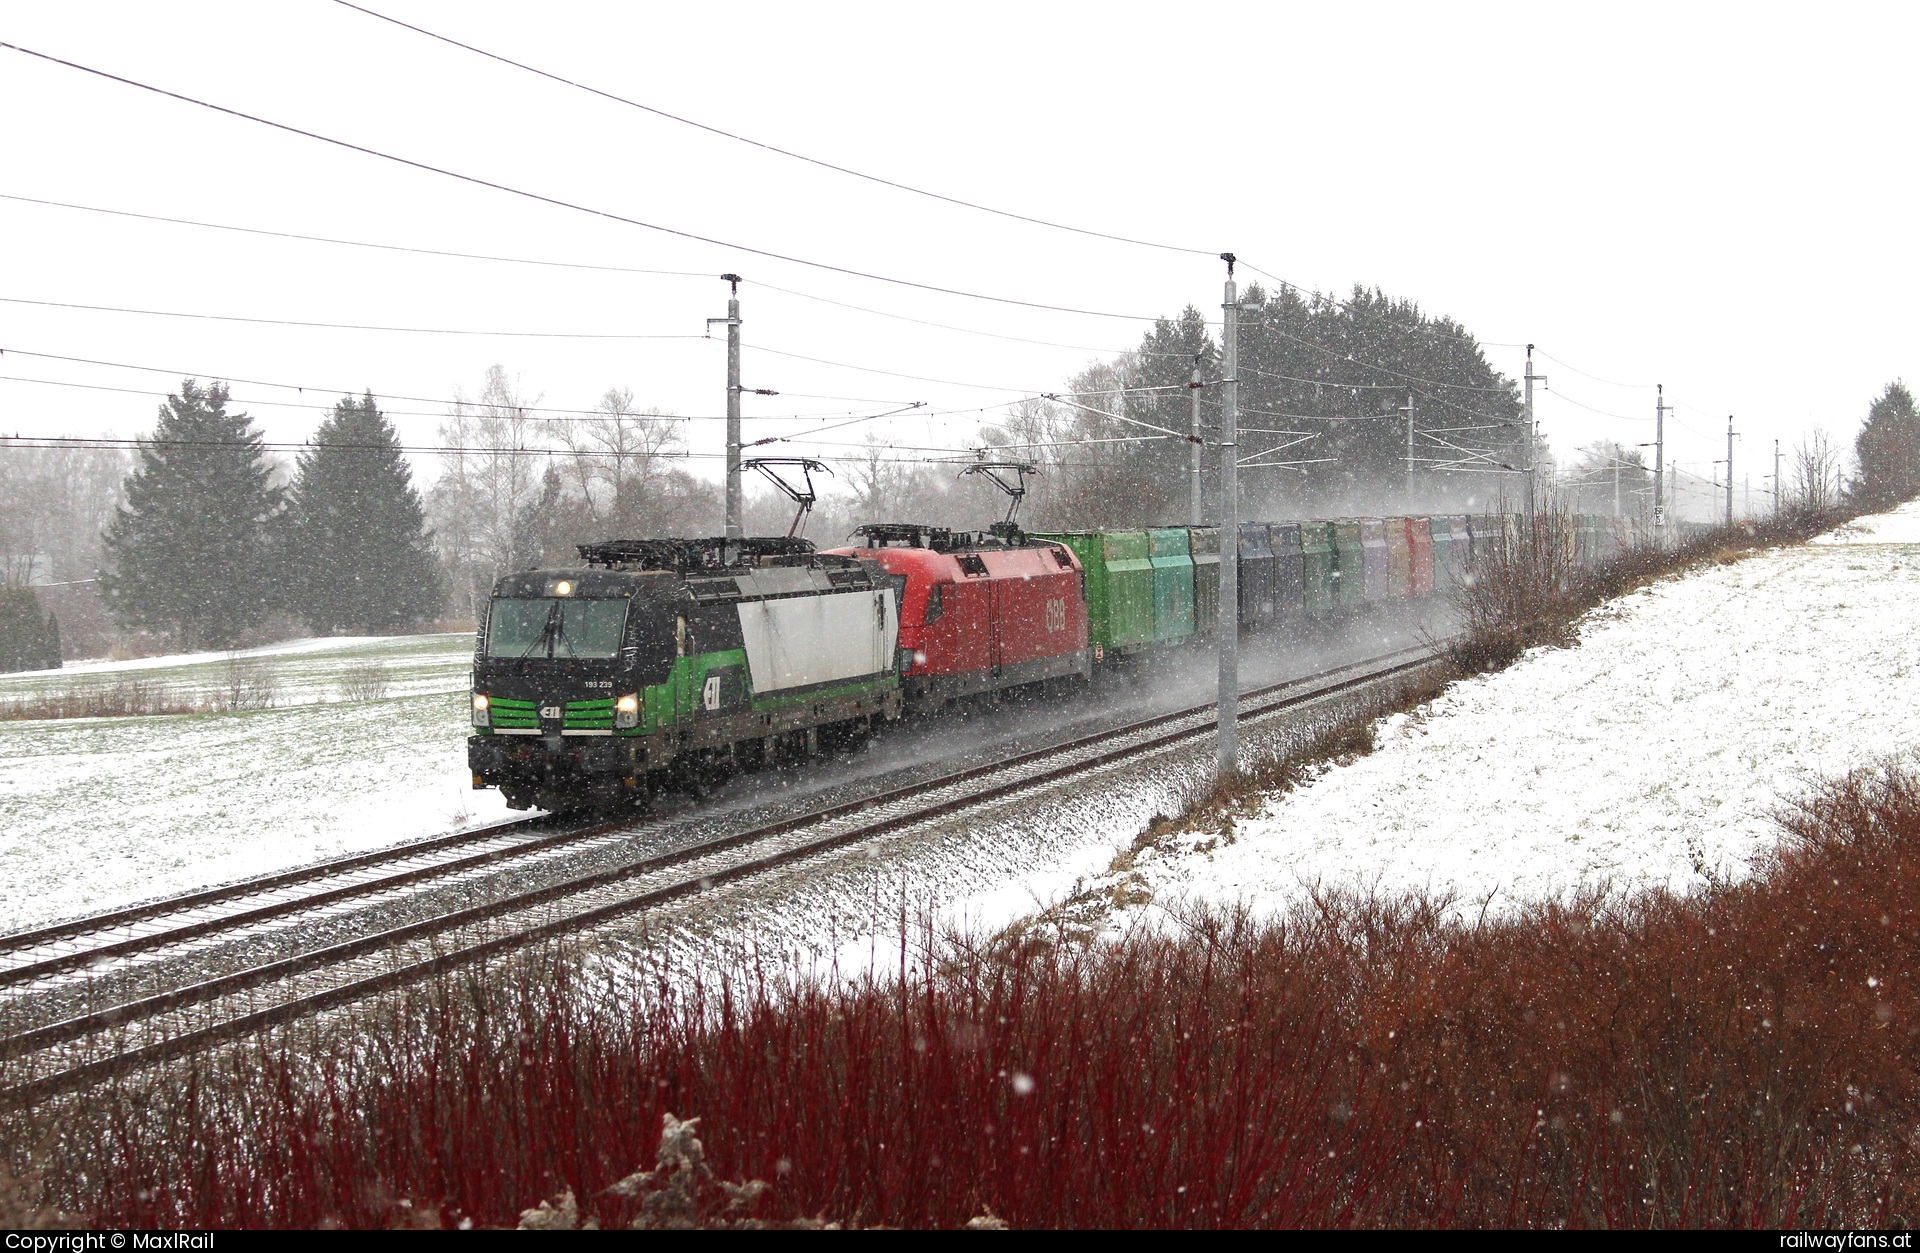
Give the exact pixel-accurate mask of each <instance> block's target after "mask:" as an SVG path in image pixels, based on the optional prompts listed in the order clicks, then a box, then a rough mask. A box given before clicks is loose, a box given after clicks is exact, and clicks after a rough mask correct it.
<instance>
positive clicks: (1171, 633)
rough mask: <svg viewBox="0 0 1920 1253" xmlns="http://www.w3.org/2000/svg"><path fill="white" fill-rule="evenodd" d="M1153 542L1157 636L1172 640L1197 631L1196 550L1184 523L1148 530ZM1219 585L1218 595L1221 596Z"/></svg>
mask: <svg viewBox="0 0 1920 1253" xmlns="http://www.w3.org/2000/svg"><path fill="white" fill-rule="evenodd" d="M1147 539H1148V541H1149V543H1150V544H1151V545H1152V564H1153V638H1154V639H1155V640H1157V641H1159V642H1160V643H1163V644H1170V643H1174V642H1177V641H1179V640H1184V639H1187V638H1188V637H1190V636H1191V635H1192V634H1193V554H1192V551H1191V549H1190V548H1189V544H1190V541H1189V539H1188V537H1187V532H1186V528H1184V527H1161V528H1159V529H1156V530H1152V531H1148V532H1147ZM1218 594H1219V593H1218V590H1217V585H1216V591H1215V596H1216V598H1217V597H1218Z"/></svg>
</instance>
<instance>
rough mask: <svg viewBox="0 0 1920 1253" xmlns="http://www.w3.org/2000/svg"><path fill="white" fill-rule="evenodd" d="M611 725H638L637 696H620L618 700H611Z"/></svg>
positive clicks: (638, 701) (624, 726)
mask: <svg viewBox="0 0 1920 1253" xmlns="http://www.w3.org/2000/svg"><path fill="white" fill-rule="evenodd" d="M613 725H614V726H616V727H621V728H626V727H636V726H639V725H640V698H639V696H637V695H628V696H622V697H621V698H620V699H619V700H617V701H615V702H613Z"/></svg>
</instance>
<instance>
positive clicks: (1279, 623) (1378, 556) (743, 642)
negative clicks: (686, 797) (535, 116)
mask: <svg viewBox="0 0 1920 1253" xmlns="http://www.w3.org/2000/svg"><path fill="white" fill-rule="evenodd" d="M1518 521H1519V520H1518V519H1517V518H1514V517H1512V516H1510V515H1476V516H1471V517H1469V516H1467V515H1450V516H1434V517H1419V518H1361V519H1342V520H1336V521H1310V522H1284V523H1249V524H1246V525H1243V526H1241V527H1240V529H1239V535H1238V543H1237V545H1235V546H1234V547H1235V552H1234V553H1233V559H1235V560H1237V561H1238V562H1239V597H1238V603H1237V604H1236V605H1235V606H1233V607H1231V616H1232V618H1233V619H1234V620H1236V621H1237V623H1238V626H1239V628H1240V629H1241V630H1242V631H1246V632H1259V631H1264V630H1269V629H1272V628H1276V627H1281V628H1288V627H1301V626H1304V625H1306V624H1310V623H1331V622H1334V621H1335V620H1337V619H1339V618H1342V617H1345V616H1348V615H1351V614H1353V613H1356V612H1359V611H1361V610H1363V609H1366V608H1369V607H1372V606H1378V605H1386V604H1392V603H1395V602H1407V601H1418V600H1423V599H1426V598H1429V597H1432V596H1435V595H1444V594H1445V593H1446V591H1447V589H1448V588H1449V587H1450V586H1451V585H1452V584H1453V583H1454V582H1455V581H1456V580H1457V579H1459V578H1460V577H1461V576H1462V575H1463V574H1464V572H1465V571H1466V570H1467V569H1468V567H1469V566H1470V565H1471V564H1472V563H1473V562H1474V561H1475V560H1476V559H1484V555H1485V554H1488V553H1490V552H1492V551H1493V550H1494V549H1496V548H1498V547H1499V546H1501V545H1504V544H1507V543H1509V542H1511V540H1512V539H1513V538H1514V537H1515V536H1516V535H1517V534H1518V532H1517V526H1518ZM856 536H857V537H858V540H859V542H858V543H857V544H855V545H852V546H849V547H844V548H837V549H833V550H830V551H827V552H820V551H816V550H815V548H814V546H813V545H812V544H811V543H810V542H808V541H806V540H800V539H785V538H779V539H700V540H623V541H611V542H607V543H601V544H585V545H581V547H580V549H579V552H580V556H581V558H582V561H583V563H584V564H583V565H582V566H580V567H578V568H572V569H556V570H529V571H526V572H524V573H519V574H510V575H507V576H506V577H504V578H502V579H501V580H500V581H499V583H498V584H497V585H496V586H495V587H494V591H493V597H492V599H491V600H490V602H489V604H488V608H487V613H486V616H485V618H484V620H483V621H482V622H481V624H480V629H479V632H478V635H477V639H476V647H475V653H474V668H473V730H474V734H473V736H472V738H471V739H469V741H468V749H467V755H468V760H469V763H470V765H471V766H472V771H473V785H474V786H475V787H476V788H481V787H497V788H499V789H500V790H501V792H502V794H503V795H504V796H505V798H506V801H507V803H508V804H509V805H510V806H512V807H514V808H517V809H524V808H528V807H532V806H538V807H540V808H543V809H549V810H564V809H575V808H583V807H594V806H603V805H609V804H615V803H618V802H621V801H623V800H638V799H643V798H644V797H646V796H647V795H648V794H649V793H650V792H651V791H652V790H653V788H654V787H655V786H656V785H658V784H659V783H660V782H662V781H663V780H675V781H681V782H691V783H694V784H699V783H703V782H710V781H713V780H715V779H718V778H720V777H723V776H724V775H726V774H727V773H729V772H731V771H732V770H734V769H736V768H740V767H751V766H758V765H763V764H770V763H776V762H781V761H794V760H803V759H805V758H807V757H809V756H812V755H813V754H814V753H816V752H818V751H820V749H821V748H822V747H837V746H848V745H852V744H856V743H858V742H859V741H860V740H862V739H863V738H865V737H866V736H867V735H869V734H870V733H872V732H873V731H874V730H876V729H877V728H879V727H880V726H882V725H884V724H885V723H887V722H890V721H893V720H894V719H897V718H899V717H901V716H902V715H904V714H912V713H930V712H933V711H936V710H938V709H941V708H943V707H944V706H946V705H949V704H951V703H953V702H955V701H958V700H963V699H967V698H973V697H980V696H983V695H987V696H991V695H993V694H997V693H1002V692H1007V691H1010V690H1015V689H1018V690H1021V691H1023V692H1033V691H1040V690H1044V689H1045V688H1047V687H1060V688H1072V687H1076V686H1081V685H1084V684H1085V683H1086V682H1087V680H1088V679H1089V678H1091V677H1092V676H1093V675H1094V674H1095V673H1097V672H1099V671H1101V670H1103V669H1108V668H1114V667H1120V666H1127V665H1139V664H1143V663H1144V664H1150V663H1151V661H1152V658H1153V657H1154V656H1155V655H1156V654H1158V653H1160V652H1161V651H1162V650H1168V649H1173V648H1179V647H1182V646H1186V645H1189V644H1192V643H1194V642H1195V641H1204V640H1207V639H1211V638H1213V637H1214V636H1215V634H1216V633H1217V632H1218V630H1219V629H1220V622H1221V617H1222V606H1221V605H1220V562H1221V560H1222V552H1221V535H1220V532H1219V530H1218V528H1215V527H1162V528H1155V529H1150V530H1105V531H1067V532H1056V533H1032V534H1029V533H1026V532H1022V531H1020V530H1018V529H1016V528H1014V527H1011V526H1008V525H1004V524H1003V525H1000V526H996V527H995V528H994V529H993V530H991V531H989V532H974V531H952V530H947V529H944V528H940V527H928V526H917V525H908V524H898V523H886V524H875V525H869V526H863V527H860V528H859V529H858V530H857V531H856ZM1563 542H1565V543H1567V544H1568V545H1569V546H1570V547H1572V548H1573V549H1574V551H1575V552H1576V554H1577V555H1578V557H1579V559H1580V560H1582V561H1585V562H1592V561H1596V560H1599V559H1600V558H1601V557H1603V556H1604V555H1606V554H1607V553H1608V552H1610V551H1612V550H1613V549H1615V548H1616V547H1618V546H1621V545H1626V544H1631V543H1632V542H1633V536H1632V534H1631V532H1630V531H1626V530H1623V529H1622V528H1621V527H1620V526H1618V525H1617V524H1615V523H1614V522H1613V521H1612V520H1611V519H1601V518H1588V517H1581V518H1578V519H1576V520H1574V523H1573V524H1572V525H1571V526H1570V527H1569V529H1568V532H1567V534H1566V535H1565V536H1564V537H1563Z"/></svg>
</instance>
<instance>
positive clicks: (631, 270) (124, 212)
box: [0, 191, 719, 279]
mask: <svg viewBox="0 0 1920 1253" xmlns="http://www.w3.org/2000/svg"><path fill="white" fill-rule="evenodd" d="M0 200H15V201H18V202H20V203H21V204H37V205H45V206H46V207H47V208H50V209H73V210H75V211H77V212H80V213H102V214H106V215H107V216H109V217H116V218H135V219H138V220H139V221H142V222H164V223H166V224H167V225H168V226H196V227H199V228H201V229H202V230H209V231H233V232H235V233H237V234H241V235H261V236H264V237H266V238H268V239H293V240H298V241H300V242H301V243H307V244H334V245H337V246H339V247H342V248H374V249H378V250H379V251H381V252H411V253H418V254H419V255H421V256H423V257H449V258H452V259H454V260H457V261H498V262H501V263H504V264H506V265H540V266H551V267H553V268H554V269H560V270H598V271H601V272H602V273H606V274H653V275H657V276H663V277H667V278H705V279H711V278H717V277H719V276H718V275H715V274H711V273H708V272H707V271H705V270H646V269H641V268H639V267H637V266H630V265H605V264H594V263H591V262H586V261H551V260H543V259H541V258H538V257H503V256H497V255H495V254H492V253H485V252H453V251H450V250H448V249H445V248H419V247H414V246H412V245H409V244H382V243H375V242H372V241H369V240H364V239H338V238H335V237H334V236H331V235H302V234H300V233H299V232H297V231H274V230H268V229H266V228H264V227H259V226H236V225H234V224H233V223H230V222H201V221H197V220H195V219H193V218H170V217H166V216H164V215H162V214H158V213H135V212H134V211H133V210H131V209H106V208H102V207H101V206H99V205H91V204H74V203H72V202H70V201H66V200H43V199H41V198H40V197H38V196H17V195H14V194H12V193H10V192H3V191H0Z"/></svg>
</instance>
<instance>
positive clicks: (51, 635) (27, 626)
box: [0, 583, 60, 674]
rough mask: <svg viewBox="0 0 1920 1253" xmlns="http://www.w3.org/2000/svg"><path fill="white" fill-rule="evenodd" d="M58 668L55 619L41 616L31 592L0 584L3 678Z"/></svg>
mask: <svg viewBox="0 0 1920 1253" xmlns="http://www.w3.org/2000/svg"><path fill="white" fill-rule="evenodd" d="M59 668H60V627H59V624H58V623H57V622H55V621H54V618H53V615H52V614H47V615H46V616H45V617H42V616H41V614H40V601H39V600H38V599H37V598H36V597H35V596H34V594H33V590H32V589H31V588H28V587H26V586H25V585H24V584H20V583H6V584H0V674H4V673H11V672H13V671H16V670H57V669H59Z"/></svg>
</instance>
